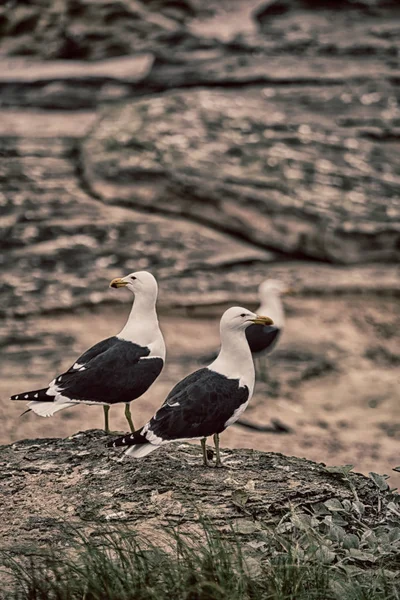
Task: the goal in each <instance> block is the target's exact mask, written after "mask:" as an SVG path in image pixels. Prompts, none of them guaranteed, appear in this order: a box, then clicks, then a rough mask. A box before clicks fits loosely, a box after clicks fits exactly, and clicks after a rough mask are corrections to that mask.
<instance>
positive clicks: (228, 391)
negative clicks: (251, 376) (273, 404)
mask: <svg viewBox="0 0 400 600" xmlns="http://www.w3.org/2000/svg"><path fill="white" fill-rule="evenodd" d="M248 398H249V389H248V387H247V386H243V387H239V380H237V379H228V378H227V377H225V376H224V375H220V374H219V373H215V372H214V371H211V370H209V369H207V368H205V369H199V370H198V371H195V372H194V373H192V374H191V375H189V376H188V377H185V379H183V380H182V381H180V382H179V383H178V384H177V385H176V386H175V387H174V388H173V389H172V390H171V392H170V393H169V394H168V396H167V398H166V400H165V402H164V404H163V405H162V407H161V408H160V409H159V410H158V411H157V412H156V414H155V415H154V417H153V418H152V419H151V420H150V422H149V430H150V431H151V432H152V433H154V434H155V435H156V436H158V437H160V438H162V439H163V440H174V439H183V438H198V437H207V436H209V435H213V434H214V433H221V431H223V430H224V429H225V424H226V422H227V421H228V419H229V418H230V417H231V416H232V415H233V413H234V412H235V410H236V409H238V408H239V407H240V406H241V405H242V404H244V403H245V402H246V401H247V400H248Z"/></svg>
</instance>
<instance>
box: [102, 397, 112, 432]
mask: <svg viewBox="0 0 400 600" xmlns="http://www.w3.org/2000/svg"><path fill="white" fill-rule="evenodd" d="M103 410H104V431H105V432H106V433H110V425H109V422H108V413H109V410H110V407H109V406H107V404H105V405H104V406H103Z"/></svg>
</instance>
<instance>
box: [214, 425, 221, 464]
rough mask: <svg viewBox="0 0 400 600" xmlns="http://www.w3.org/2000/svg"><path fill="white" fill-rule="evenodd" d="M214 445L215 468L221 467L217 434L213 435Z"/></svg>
mask: <svg viewBox="0 0 400 600" xmlns="http://www.w3.org/2000/svg"><path fill="white" fill-rule="evenodd" d="M214 444H215V453H216V456H217V460H216V461H215V466H216V467H222V462H221V456H220V453H219V435H218V433H214Z"/></svg>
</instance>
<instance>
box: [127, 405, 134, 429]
mask: <svg viewBox="0 0 400 600" xmlns="http://www.w3.org/2000/svg"><path fill="white" fill-rule="evenodd" d="M125 417H126V420H127V421H128V423H129V427H130V430H131V433H133V432H134V431H135V426H134V424H133V421H132V415H131V406H130V404H129V402H127V403H126V404H125Z"/></svg>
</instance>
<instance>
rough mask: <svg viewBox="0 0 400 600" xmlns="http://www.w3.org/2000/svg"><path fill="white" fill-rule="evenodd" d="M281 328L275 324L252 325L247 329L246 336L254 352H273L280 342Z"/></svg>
mask: <svg viewBox="0 0 400 600" xmlns="http://www.w3.org/2000/svg"><path fill="white" fill-rule="evenodd" d="M280 333H281V330H280V328H279V327H276V326H275V325H250V326H249V327H247V329H246V338H247V341H248V344H249V346H250V350H251V352H252V354H258V353H259V352H260V353H261V352H265V351H267V350H268V351H269V352H271V351H272V349H273V348H274V346H275V344H276V343H277V342H278V338H279V335H280Z"/></svg>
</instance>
